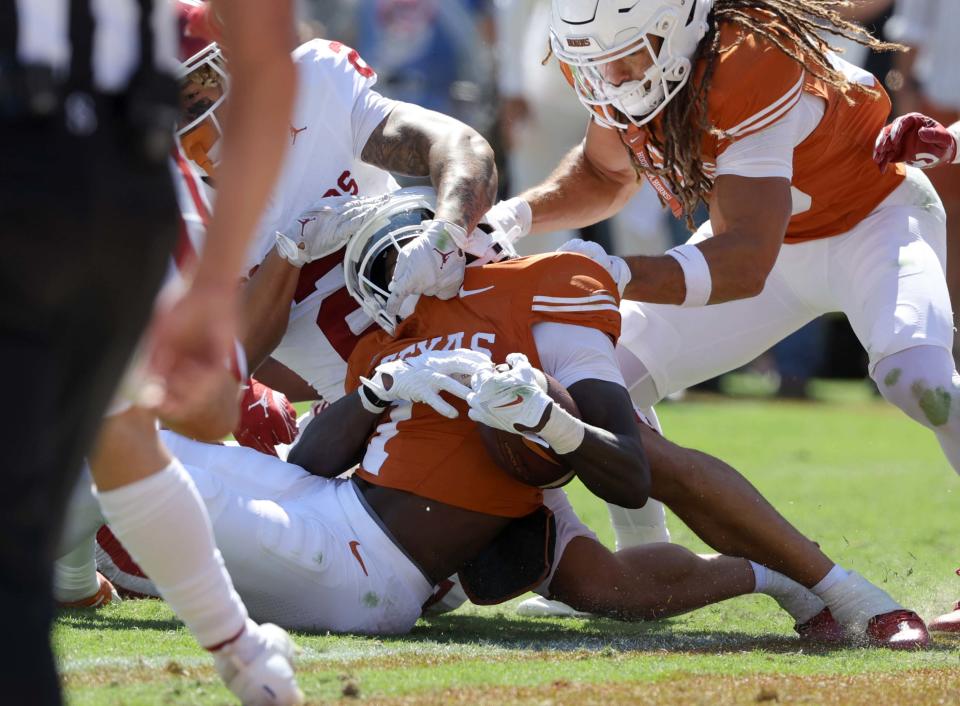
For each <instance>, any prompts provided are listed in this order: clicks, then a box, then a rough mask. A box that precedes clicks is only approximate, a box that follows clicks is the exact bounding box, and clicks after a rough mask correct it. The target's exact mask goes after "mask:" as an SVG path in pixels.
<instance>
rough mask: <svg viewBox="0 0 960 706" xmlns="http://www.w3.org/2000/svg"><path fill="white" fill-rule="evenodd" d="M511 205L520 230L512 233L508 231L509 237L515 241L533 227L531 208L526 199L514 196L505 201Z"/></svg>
mask: <svg viewBox="0 0 960 706" xmlns="http://www.w3.org/2000/svg"><path fill="white" fill-rule="evenodd" d="M507 203H509V204H510V205H511V206H512V207H513V214H514V216H516V218H517V225H519V226H520V232H519V233H516V235H514V234H513V233H510V235H511V239H512V240H513V241H514V242H516V241H517V240H520V238H522V237H523V236H525V235H527V234H528V233H529V232H530V229H531V228H533V209H531V208H530V204H529V203H528V202H527V200H526V199H522V198H520V197H519V196H515V197H513V198H512V199H509V200H508V201H507Z"/></svg>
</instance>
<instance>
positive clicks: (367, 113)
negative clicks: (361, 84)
mask: <svg viewBox="0 0 960 706" xmlns="http://www.w3.org/2000/svg"><path fill="white" fill-rule="evenodd" d="M396 105H397V101H395V100H392V99H390V98H387V97H385V96H382V95H380V94H379V93H377V92H376V91H374V90H373V89H372V88H365V89H364V90H362V91H361V92H360V95H358V96H357V99H356V100H355V101H354V102H353V112H352V113H351V116H350V124H351V125H352V126H353V156H354V157H356V158H357V159H360V153H361V152H363V148H364V147H365V146H366V144H367V140H369V139H370V133H372V132H373V131H374V130H375V129H376V127H377V125H379V124H380V123H382V122H383V120H384V118H386V117H387V116H388V115H390V111H392V110H393V109H394V108H395V107H396Z"/></svg>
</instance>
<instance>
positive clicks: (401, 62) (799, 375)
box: [300, 0, 960, 399]
mask: <svg viewBox="0 0 960 706" xmlns="http://www.w3.org/2000/svg"><path fill="white" fill-rule="evenodd" d="M304 5H305V12H304V13H303V16H305V17H308V18H309V19H308V20H306V21H304V22H303V23H302V24H301V28H300V29H301V39H302V40H303V41H306V40H308V39H311V38H313V37H324V38H327V39H337V40H340V41H342V42H344V43H346V44H348V45H350V46H352V47H354V48H356V49H357V50H358V51H359V52H360V54H361V56H363V58H364V59H365V60H366V62H367V63H368V64H370V65H371V66H372V67H373V68H374V69H375V70H376V71H377V74H378V76H379V80H378V85H377V88H378V90H379V91H380V92H382V93H383V94H385V95H387V96H389V97H391V98H395V99H398V100H404V101H410V102H413V103H418V104H420V105H423V106H425V107H428V108H431V109H433V110H437V111H440V112H443V113H447V114H448V115H452V116H454V117H456V118H458V119H459V120H462V121H464V122H466V123H468V124H470V125H472V126H473V127H474V128H476V129H477V130H478V131H480V132H481V133H482V134H483V135H484V136H485V137H486V138H487V139H488V140H489V141H490V143H491V144H492V145H493V146H494V148H495V149H496V151H497V154H498V155H499V159H500V160H501V163H500V188H501V197H507V196H512V195H515V194H517V193H519V192H521V191H523V190H524V189H526V188H528V187H530V186H533V185H535V184H537V183H539V182H540V181H541V180H542V179H543V178H544V177H546V176H547V174H548V173H549V172H550V171H551V170H552V169H553V167H555V166H556V165H557V163H558V162H559V161H560V160H561V158H562V157H563V155H564V154H566V152H567V151H568V150H569V149H570V148H571V147H572V146H574V145H575V144H577V143H578V142H579V141H580V140H581V139H582V138H583V134H584V130H585V126H586V120H587V115H586V113H585V111H584V109H583V107H582V106H581V105H580V103H579V102H578V101H577V98H576V96H575V95H574V92H573V91H572V90H570V88H569V87H568V86H567V85H566V82H565V80H564V78H563V76H562V74H561V73H560V71H559V69H558V68H557V64H556V61H555V60H552V59H549V58H548V43H547V37H548V26H549V21H550V0H305V2H304ZM845 13H846V15H847V17H848V18H849V19H854V20H857V21H858V22H860V23H861V24H863V25H864V26H865V27H866V28H867V29H868V30H869V31H870V32H871V33H872V34H874V35H875V36H877V37H879V38H881V39H885V40H888V41H895V42H899V43H901V44H904V45H906V46H908V47H910V51H909V52H905V53H874V52H870V51H868V50H867V49H866V48H864V47H861V46H859V45H856V44H849V45H848V44H839V45H838V44H837V43H836V41H834V45H835V46H837V48H838V49H841V50H842V51H843V55H844V58H846V59H847V60H848V61H851V62H852V63H854V64H857V65H859V66H861V67H863V68H865V69H867V70H868V71H870V72H871V73H873V74H874V75H875V76H877V77H878V78H880V79H881V80H882V81H883V83H884V85H885V87H886V89H887V91H888V92H889V94H890V96H891V98H892V100H893V113H892V114H891V119H892V117H894V116H896V115H900V114H903V113H906V112H910V111H914V110H917V111H920V112H924V113H926V114H928V115H930V116H932V117H934V118H936V119H937V120H939V121H940V122H942V123H944V124H950V123H952V122H954V121H956V120H957V119H958V118H960V44H958V42H957V41H956V36H955V35H956V28H958V27H960V0H854V3H853V4H852V5H851V6H850V7H849V8H847V9H846V10H845ZM928 175H929V176H930V178H931V180H932V181H933V182H934V184H935V185H936V187H937V189H938V191H939V192H940V196H941V198H942V199H943V201H944V205H945V207H946V209H947V214H948V228H949V231H950V235H949V237H950V239H951V240H952V241H954V242H955V241H956V239H957V238H960V233H958V232H956V231H958V230H960V169H941V170H933V171H931V172H929V174H928ZM706 217H707V215H706V211H704V212H703V213H700V214H698V215H697V218H696V220H697V222H698V223H699V222H702V221H703V220H705V219H706ZM688 235H689V233H688V231H687V229H686V226H685V225H684V223H682V222H681V221H679V220H676V219H674V218H673V217H672V215H671V214H670V212H669V210H668V209H665V208H663V207H661V205H660V203H659V201H658V199H657V196H656V194H655V193H654V192H653V189H652V188H650V187H649V186H646V187H645V188H643V189H642V190H641V191H640V192H639V193H638V194H637V195H636V197H635V198H634V199H633V200H632V202H631V203H630V204H628V206H627V207H626V208H625V209H624V210H623V211H622V212H621V213H620V214H618V215H617V216H616V217H614V218H612V219H610V221H607V222H605V223H600V224H597V225H595V226H592V227H590V228H587V229H584V231H582V232H580V233H571V232H562V233H556V234H554V235H553V236H552V237H551V238H547V239H544V238H537V239H536V240H535V241H533V242H534V243H535V244H536V245H537V247H539V248H541V249H544V250H546V249H550V248H551V247H556V246H558V245H560V244H562V243H563V242H565V241H566V240H568V239H569V238H571V237H578V236H579V237H583V238H584V239H587V240H594V241H597V242H599V243H600V244H601V245H603V246H604V247H605V248H607V250H608V251H609V252H611V253H614V254H617V255H631V254H659V253H662V252H664V251H665V250H666V249H667V248H669V247H672V246H673V245H676V244H679V243H681V242H684V241H685V240H686V239H687V237H688ZM523 242H524V241H521V245H522V244H523ZM948 242H949V241H948ZM948 260H949V263H948V272H947V278H948V282H949V283H950V289H951V293H952V297H953V301H954V306H953V309H954V311H955V312H957V311H960V302H958V299H960V249H958V248H950V249H949V250H948ZM956 352H957V351H956V349H955V356H956ZM748 368H749V369H750V371H751V372H753V373H754V374H755V376H756V377H759V378H762V381H761V382H760V383H759V384H754V385H753V386H752V387H755V388H757V389H758V390H764V391H766V392H773V393H774V394H777V395H780V396H782V397H789V398H798V399H803V398H809V397H811V394H812V393H811V385H810V381H811V380H812V379H813V378H815V377H816V378H864V379H865V382H864V384H865V385H872V383H871V382H870V380H869V378H867V377H866V354H865V353H864V352H863V349H862V348H861V347H860V345H859V344H858V342H857V340H856V338H855V337H854V334H853V332H852V330H851V329H850V327H849V325H848V324H847V323H846V319H845V318H844V317H843V315H841V314H837V315H829V316H825V317H821V318H820V319H817V320H815V321H813V322H811V323H810V324H808V325H807V326H805V327H804V328H802V329H801V330H800V331H798V332H797V333H795V334H794V335H793V336H790V337H789V338H787V339H786V340H784V341H782V342H781V343H779V344H778V345H777V346H775V347H774V348H773V349H772V351H770V352H769V353H768V354H765V355H764V356H762V357H761V358H760V359H758V360H757V361H755V362H754V363H752V364H751V365H750V366H748ZM741 378H742V376H741ZM735 379H736V375H734V376H733V378H730V379H728V380H726V381H725V380H720V379H718V380H713V381H709V382H707V383H704V384H703V385H702V386H701V387H703V388H705V389H706V390H710V391H715V392H721V393H722V392H729V391H731V390H737V389H742V388H743V385H742V384H741V385H737V383H736V382H735ZM731 380H734V382H731ZM747 387H748V388H750V387H751V386H750V385H747Z"/></svg>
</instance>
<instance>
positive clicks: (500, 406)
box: [494, 392, 523, 409]
mask: <svg viewBox="0 0 960 706" xmlns="http://www.w3.org/2000/svg"><path fill="white" fill-rule="evenodd" d="M522 403H523V395H521V394H520V393H519V392H518V393H517V396H516V398H515V399H514V400H511V401H510V402H507V403H506V404H498V405H497V406H496V407H494V409H503V408H505V407H516V406H517V405H518V404H522Z"/></svg>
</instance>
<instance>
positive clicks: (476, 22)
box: [310, 0, 496, 136]
mask: <svg viewBox="0 0 960 706" xmlns="http://www.w3.org/2000/svg"><path fill="white" fill-rule="evenodd" d="M310 9H311V11H312V14H313V16H314V18H315V19H317V20H319V21H320V22H322V23H323V25H324V26H325V28H326V30H327V38H329V39H338V40H340V41H343V42H345V43H346V44H349V45H350V46H352V47H353V48H354V49H356V50H357V51H358V52H360V55H361V56H362V57H363V58H364V60H365V61H366V62H367V63H368V64H370V66H372V67H373V68H374V70H375V71H376V72H377V76H378V77H379V80H378V82H377V90H378V91H379V92H380V93H382V94H383V95H385V96H388V97H389V98H393V99H395V100H402V101H406V102H409V103H416V104H418V105H422V106H423V107H425V108H429V109H430V110H436V111H438V112H441V113H445V114H446V115H450V116H452V117H455V118H457V119H458V120H461V121H463V122H465V123H467V124H468V125H470V126H471V127H473V128H475V129H476V130H477V131H478V132H480V133H481V134H483V135H484V136H488V135H489V134H490V132H491V131H492V129H493V124H494V121H495V119H496V112H495V106H494V100H493V93H494V82H493V57H492V54H491V41H492V19H491V18H492V12H493V9H492V0H330V1H329V2H320V3H314V4H313V5H312V7H311V8H310Z"/></svg>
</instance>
